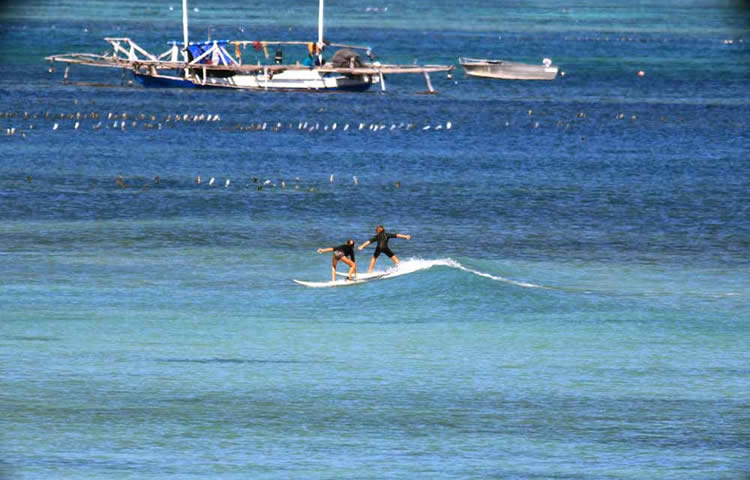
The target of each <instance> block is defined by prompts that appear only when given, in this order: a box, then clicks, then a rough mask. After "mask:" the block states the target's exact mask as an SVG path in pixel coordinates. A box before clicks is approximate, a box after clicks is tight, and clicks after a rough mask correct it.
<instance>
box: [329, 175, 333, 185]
mask: <svg viewBox="0 0 750 480" xmlns="http://www.w3.org/2000/svg"><path fill="white" fill-rule="evenodd" d="M330 180H331V183H333V174H331V179H330Z"/></svg>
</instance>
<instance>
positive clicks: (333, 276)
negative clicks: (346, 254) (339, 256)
mask: <svg viewBox="0 0 750 480" xmlns="http://www.w3.org/2000/svg"><path fill="white" fill-rule="evenodd" d="M338 263H339V261H338V260H336V257H333V260H332V261H331V281H332V282H335V281H336V265H337V264H338Z"/></svg>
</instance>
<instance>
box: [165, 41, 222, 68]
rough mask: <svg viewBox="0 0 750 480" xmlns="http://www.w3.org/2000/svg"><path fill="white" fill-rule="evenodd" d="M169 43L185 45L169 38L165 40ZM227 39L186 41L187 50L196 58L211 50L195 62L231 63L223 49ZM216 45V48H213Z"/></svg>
mask: <svg viewBox="0 0 750 480" xmlns="http://www.w3.org/2000/svg"><path fill="white" fill-rule="evenodd" d="M167 43H168V44H169V45H174V46H177V47H183V46H184V45H185V42H179V41H175V40H171V41H169V42H167ZM229 43H230V42H229V40H209V41H206V42H189V43H188V47H187V49H188V51H189V52H190V55H191V56H192V58H198V57H200V56H201V55H204V54H205V53H206V52H208V51H209V50H212V49H213V50H212V51H211V54H210V55H206V56H205V57H204V58H203V59H201V60H200V61H199V62H197V63H202V64H206V65H232V63H233V62H232V60H231V57H230V56H229V54H228V53H227V52H226V50H224V48H222V47H224V46H226V45H229ZM214 47H218V48H214Z"/></svg>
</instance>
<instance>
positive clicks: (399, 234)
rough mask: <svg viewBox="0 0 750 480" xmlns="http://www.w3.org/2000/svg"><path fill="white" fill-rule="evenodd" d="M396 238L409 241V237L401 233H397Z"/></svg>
mask: <svg viewBox="0 0 750 480" xmlns="http://www.w3.org/2000/svg"><path fill="white" fill-rule="evenodd" d="M396 238H403V239H404V240H411V235H405V234H402V233H397V234H396Z"/></svg>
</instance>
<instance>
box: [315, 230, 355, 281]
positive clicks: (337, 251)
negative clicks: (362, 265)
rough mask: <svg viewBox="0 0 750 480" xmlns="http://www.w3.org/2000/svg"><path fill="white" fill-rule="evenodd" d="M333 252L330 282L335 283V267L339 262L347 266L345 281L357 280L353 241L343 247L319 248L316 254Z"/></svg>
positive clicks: (348, 241)
mask: <svg viewBox="0 0 750 480" xmlns="http://www.w3.org/2000/svg"><path fill="white" fill-rule="evenodd" d="M325 252H333V258H332V259H331V281H332V282H335V281H336V265H338V263H339V260H341V261H342V262H344V263H345V264H347V265H349V275H348V276H347V277H346V278H347V280H352V275H354V278H353V279H354V280H356V279H357V263H356V261H355V260H354V240H352V239H349V240H347V242H346V243H345V244H343V245H339V246H338V247H328V248H319V249H318V253H325Z"/></svg>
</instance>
